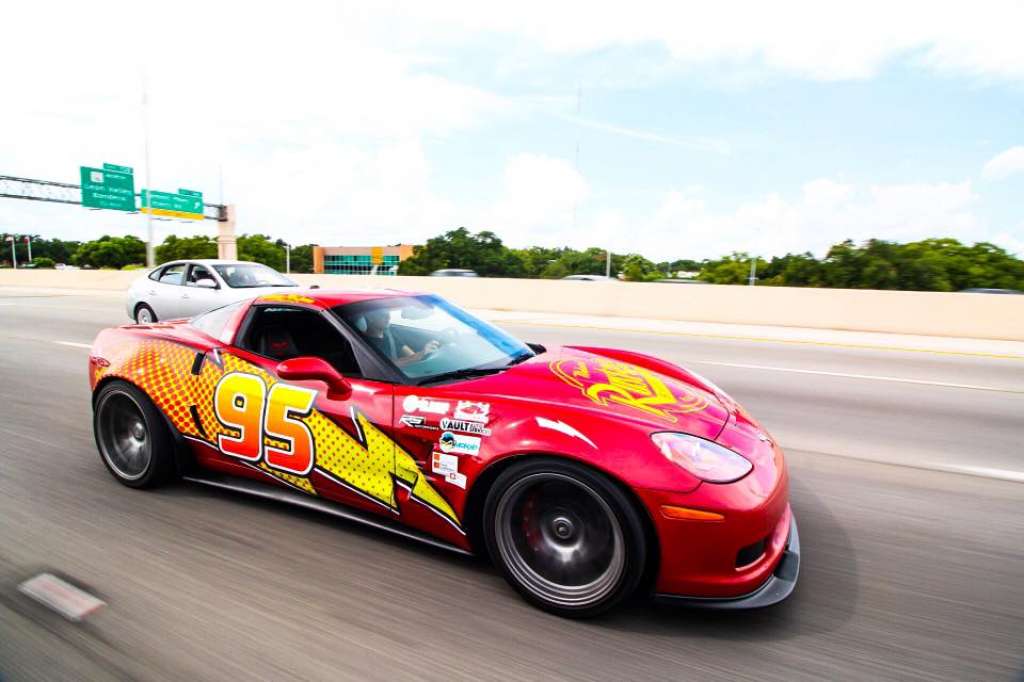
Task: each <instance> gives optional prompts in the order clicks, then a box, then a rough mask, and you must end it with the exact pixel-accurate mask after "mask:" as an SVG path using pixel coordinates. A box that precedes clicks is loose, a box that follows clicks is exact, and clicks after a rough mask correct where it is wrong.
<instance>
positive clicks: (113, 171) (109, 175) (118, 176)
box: [79, 163, 135, 212]
mask: <svg viewBox="0 0 1024 682" xmlns="http://www.w3.org/2000/svg"><path fill="white" fill-rule="evenodd" d="M79 173H80V175H81V180H82V206H85V207H86V208H106V209H110V210H112V211H129V212H132V211H135V175H134V174H133V172H132V169H131V168H129V167H128V166H116V165H114V164H112V163H105V164H103V167H102V168H91V167H89V166H80V167H79Z"/></svg>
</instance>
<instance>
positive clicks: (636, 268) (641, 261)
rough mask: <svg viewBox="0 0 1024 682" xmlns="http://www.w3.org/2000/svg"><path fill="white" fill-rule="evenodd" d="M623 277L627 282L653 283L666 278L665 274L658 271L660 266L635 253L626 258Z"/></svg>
mask: <svg viewBox="0 0 1024 682" xmlns="http://www.w3.org/2000/svg"><path fill="white" fill-rule="evenodd" d="M622 275H623V279H625V280H626V281H627V282H652V281H654V280H657V279H661V278H662V277H664V276H665V273H663V272H661V271H660V270H658V266H657V265H655V264H654V263H652V262H651V261H649V260H647V259H646V258H644V257H643V256H641V255H639V254H635V253H633V254H630V255H628V256H626V260H625V263H624V264H623V267H622Z"/></svg>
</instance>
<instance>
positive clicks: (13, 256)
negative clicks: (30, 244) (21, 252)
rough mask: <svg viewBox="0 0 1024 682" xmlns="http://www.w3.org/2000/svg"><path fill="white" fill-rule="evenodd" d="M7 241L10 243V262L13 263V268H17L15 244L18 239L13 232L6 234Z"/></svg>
mask: <svg viewBox="0 0 1024 682" xmlns="http://www.w3.org/2000/svg"><path fill="white" fill-rule="evenodd" d="M7 241H9V242H10V243H11V264H12V265H14V269H15V270H17V269H18V252H17V250H16V249H15V246H16V245H17V244H18V240H17V239H15V238H14V235H13V234H9V235H7Z"/></svg>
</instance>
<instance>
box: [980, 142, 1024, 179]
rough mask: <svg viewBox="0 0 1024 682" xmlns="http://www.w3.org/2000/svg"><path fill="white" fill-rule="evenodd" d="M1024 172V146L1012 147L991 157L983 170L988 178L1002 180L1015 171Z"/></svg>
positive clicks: (983, 173) (982, 172)
mask: <svg viewBox="0 0 1024 682" xmlns="http://www.w3.org/2000/svg"><path fill="white" fill-rule="evenodd" d="M1022 172H1024V146H1016V147H1010V148H1009V149H1007V150H1006V151H1005V152H1002V153H1001V154H996V155H995V156H994V157H992V158H991V159H989V161H988V163H986V164H985V166H984V168H982V170H981V174H982V176H983V177H984V178H986V179H988V180H1002V179H1003V178H1005V177H1007V176H1009V175H1013V174H1014V173H1022Z"/></svg>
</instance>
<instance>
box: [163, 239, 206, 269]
mask: <svg viewBox="0 0 1024 682" xmlns="http://www.w3.org/2000/svg"><path fill="white" fill-rule="evenodd" d="M216 257H217V242H216V240H214V239H213V238H212V237H207V236H206V235H201V234H197V235H193V236H191V237H178V236H175V235H173V234H172V235H168V236H167V238H166V239H164V242H163V244H161V245H160V246H158V247H156V262H157V263H166V262H167V261H172V260H194V259H198V258H216Z"/></svg>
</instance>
